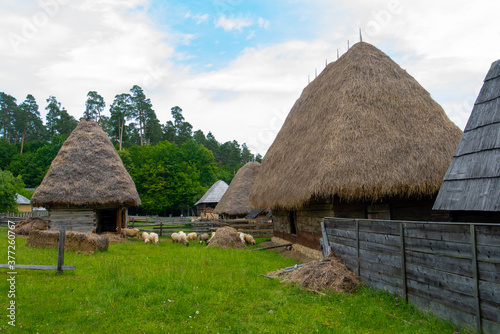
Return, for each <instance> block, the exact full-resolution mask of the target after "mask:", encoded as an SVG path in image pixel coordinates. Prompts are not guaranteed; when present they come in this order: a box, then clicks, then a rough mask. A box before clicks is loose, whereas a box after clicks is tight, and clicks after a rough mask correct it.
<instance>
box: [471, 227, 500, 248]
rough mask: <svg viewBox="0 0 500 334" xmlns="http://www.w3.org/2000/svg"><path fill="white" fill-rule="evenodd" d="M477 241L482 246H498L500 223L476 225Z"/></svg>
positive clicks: (499, 241) (499, 242)
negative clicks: (497, 224) (496, 224)
mask: <svg viewBox="0 0 500 334" xmlns="http://www.w3.org/2000/svg"><path fill="white" fill-rule="evenodd" d="M476 243H477V244H478V245H481V246H493V247H498V245H500V225H499V226H476Z"/></svg>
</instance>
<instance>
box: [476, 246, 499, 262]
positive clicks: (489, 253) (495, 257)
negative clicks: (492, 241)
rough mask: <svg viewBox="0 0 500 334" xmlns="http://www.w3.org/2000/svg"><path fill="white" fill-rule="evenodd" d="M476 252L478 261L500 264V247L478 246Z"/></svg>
mask: <svg viewBox="0 0 500 334" xmlns="http://www.w3.org/2000/svg"><path fill="white" fill-rule="evenodd" d="M476 250H477V259H478V261H483V262H491V263H500V245H497V246H484V245H477V247H476Z"/></svg>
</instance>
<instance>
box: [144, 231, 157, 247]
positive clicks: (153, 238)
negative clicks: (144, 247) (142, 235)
mask: <svg viewBox="0 0 500 334" xmlns="http://www.w3.org/2000/svg"><path fill="white" fill-rule="evenodd" d="M144 242H145V243H148V242H151V243H153V244H155V245H156V246H158V243H159V241H158V234H156V233H154V232H151V233H149V238H148V240H147V241H144Z"/></svg>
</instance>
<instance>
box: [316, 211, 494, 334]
mask: <svg viewBox="0 0 500 334" xmlns="http://www.w3.org/2000/svg"><path fill="white" fill-rule="evenodd" d="M322 228H323V229H324V231H325V233H324V234H326V236H327V238H328V240H327V241H325V240H323V241H322V242H323V243H325V242H326V243H327V244H328V245H329V246H330V248H331V251H333V252H335V255H336V256H337V257H340V258H341V259H342V260H343V261H344V262H345V264H346V265H347V266H348V267H349V269H351V270H352V271H353V272H354V273H357V274H358V276H359V277H360V278H361V279H362V280H363V281H365V282H366V283H367V284H369V285H371V286H373V287H375V288H377V289H386V290H388V291H390V292H392V293H396V294H399V295H402V296H405V295H406V296H405V297H406V298H407V299H408V300H409V301H411V302H412V303H413V304H415V305H416V306H417V307H420V308H422V309H425V310H427V309H429V308H430V309H432V310H433V312H434V313H435V314H436V315H438V316H440V317H442V318H445V319H448V320H451V321H452V322H454V323H457V324H459V325H463V326H469V327H470V326H473V327H474V326H475V328H476V329H481V328H482V330H483V332H484V333H500V225H498V224H497V225H494V224H464V223H459V224H456V223H455V224H453V223H433V222H408V221H385V220H369V219H343V218H325V219H324V221H323V223H322ZM405 292H406V293H405ZM477 305H479V309H478V307H477ZM478 314H479V318H480V319H481V321H480V322H478V321H477V319H478V317H477V315H478Z"/></svg>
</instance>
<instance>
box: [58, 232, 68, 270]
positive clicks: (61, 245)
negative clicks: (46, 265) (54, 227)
mask: <svg viewBox="0 0 500 334" xmlns="http://www.w3.org/2000/svg"><path fill="white" fill-rule="evenodd" d="M65 241H66V230H65V229H61V230H59V243H58V249H57V275H58V276H59V275H60V274H62V272H63V271H62V266H63V265H64V243H65Z"/></svg>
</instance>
